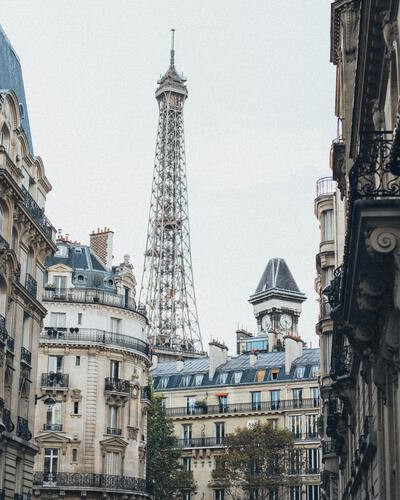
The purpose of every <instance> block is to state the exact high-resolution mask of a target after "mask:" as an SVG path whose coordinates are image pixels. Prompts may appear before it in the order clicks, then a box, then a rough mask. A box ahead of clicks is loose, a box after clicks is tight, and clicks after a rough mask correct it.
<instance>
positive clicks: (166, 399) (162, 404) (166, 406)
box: [161, 398, 168, 408]
mask: <svg viewBox="0 0 400 500" xmlns="http://www.w3.org/2000/svg"><path fill="white" fill-rule="evenodd" d="M161 406H162V407H163V408H168V398H161Z"/></svg>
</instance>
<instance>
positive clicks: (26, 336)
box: [22, 313, 32, 349]
mask: <svg viewBox="0 0 400 500" xmlns="http://www.w3.org/2000/svg"><path fill="white" fill-rule="evenodd" d="M31 323H32V322H31V317H30V316H29V314H26V313H24V320H23V324H22V335H23V337H22V345H23V347H25V348H26V349H29V347H30V345H31Z"/></svg>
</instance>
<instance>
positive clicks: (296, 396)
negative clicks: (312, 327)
mask: <svg viewBox="0 0 400 500" xmlns="http://www.w3.org/2000/svg"><path fill="white" fill-rule="evenodd" d="M292 394H293V408H301V407H302V406H303V389H292Z"/></svg>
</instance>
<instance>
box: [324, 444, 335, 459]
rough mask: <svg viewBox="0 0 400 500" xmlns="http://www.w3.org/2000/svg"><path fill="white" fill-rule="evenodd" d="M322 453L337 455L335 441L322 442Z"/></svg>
mask: <svg viewBox="0 0 400 500" xmlns="http://www.w3.org/2000/svg"><path fill="white" fill-rule="evenodd" d="M322 455H323V456H325V455H336V446H335V441H331V440H330V441H324V442H323V443H322Z"/></svg>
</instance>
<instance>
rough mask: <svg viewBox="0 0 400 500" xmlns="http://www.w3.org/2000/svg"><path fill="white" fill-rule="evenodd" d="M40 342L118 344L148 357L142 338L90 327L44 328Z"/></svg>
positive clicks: (147, 345)
mask: <svg viewBox="0 0 400 500" xmlns="http://www.w3.org/2000/svg"><path fill="white" fill-rule="evenodd" d="M39 338H40V343H46V344H74V345H79V344H81V345H82V344H86V345H87V344H96V345H99V344H100V345H102V346H118V347H121V348H123V349H129V350H132V351H135V352H137V353H139V354H142V355H144V356H146V357H147V358H149V357H150V346H149V344H148V343H147V342H145V341H144V340H140V339H136V338H134V337H130V336H129V335H122V334H121V333H112V332H106V331H104V330H96V329H92V328H70V329H69V330H68V329H67V328H53V327H49V328H46V329H45V330H44V331H43V332H41V334H40V337H39Z"/></svg>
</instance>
